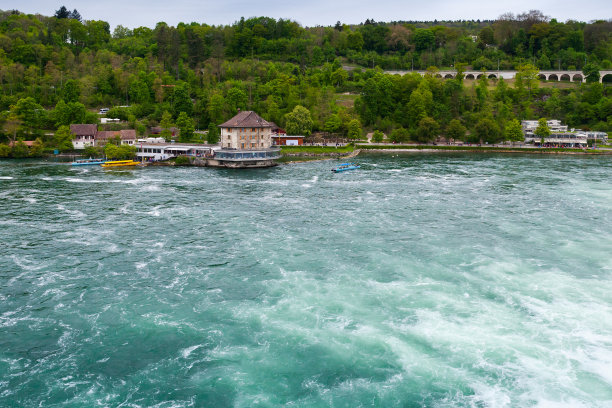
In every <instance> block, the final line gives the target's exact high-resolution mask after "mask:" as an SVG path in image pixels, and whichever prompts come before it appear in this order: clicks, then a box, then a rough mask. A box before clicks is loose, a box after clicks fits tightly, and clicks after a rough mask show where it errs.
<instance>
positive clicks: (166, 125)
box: [159, 111, 174, 140]
mask: <svg viewBox="0 0 612 408" xmlns="http://www.w3.org/2000/svg"><path fill="white" fill-rule="evenodd" d="M159 126H160V127H161V137H163V138H164V139H166V140H170V139H171V138H172V131H171V130H170V128H171V127H173V126H174V124H173V123H172V115H170V112H168V111H164V113H163V114H162V118H161V121H160V122H159Z"/></svg>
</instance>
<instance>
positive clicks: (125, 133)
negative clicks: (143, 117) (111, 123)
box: [96, 129, 136, 140]
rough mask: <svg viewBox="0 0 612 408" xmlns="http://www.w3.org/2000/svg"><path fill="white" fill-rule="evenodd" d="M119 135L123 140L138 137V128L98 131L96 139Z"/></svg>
mask: <svg viewBox="0 0 612 408" xmlns="http://www.w3.org/2000/svg"><path fill="white" fill-rule="evenodd" d="M117 136H119V137H120V138H121V140H130V139H136V130H134V129H123V130H101V131H99V132H98V133H96V140H108V139H111V138H113V137H117Z"/></svg>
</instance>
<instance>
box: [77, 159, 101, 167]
mask: <svg viewBox="0 0 612 408" xmlns="http://www.w3.org/2000/svg"><path fill="white" fill-rule="evenodd" d="M105 161H106V160H104V159H92V158H91V157H90V158H89V159H78V160H75V161H73V162H72V165H73V166H93V165H99V164H102V163H104V162H105Z"/></svg>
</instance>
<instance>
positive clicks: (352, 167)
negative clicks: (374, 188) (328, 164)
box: [332, 163, 361, 173]
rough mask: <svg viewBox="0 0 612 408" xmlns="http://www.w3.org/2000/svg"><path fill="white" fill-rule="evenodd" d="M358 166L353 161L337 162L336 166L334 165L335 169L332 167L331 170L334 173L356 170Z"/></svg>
mask: <svg viewBox="0 0 612 408" xmlns="http://www.w3.org/2000/svg"><path fill="white" fill-rule="evenodd" d="M360 168H361V166H360V165H358V164H355V163H342V164H339V165H338V167H336V168H335V169H332V171H333V172H334V173H340V172H342V171H348V170H357V169H360Z"/></svg>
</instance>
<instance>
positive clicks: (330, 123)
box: [324, 114, 342, 133]
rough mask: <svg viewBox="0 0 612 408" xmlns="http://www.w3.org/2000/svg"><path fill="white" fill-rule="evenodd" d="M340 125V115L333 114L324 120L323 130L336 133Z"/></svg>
mask: <svg viewBox="0 0 612 408" xmlns="http://www.w3.org/2000/svg"><path fill="white" fill-rule="evenodd" d="M341 126H342V120H341V119H340V116H338V115H336V114H333V115H330V117H329V118H327V120H326V121H325V127H324V129H325V131H326V132H329V133H336V132H337V131H338V130H339V129H340V127H341Z"/></svg>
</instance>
